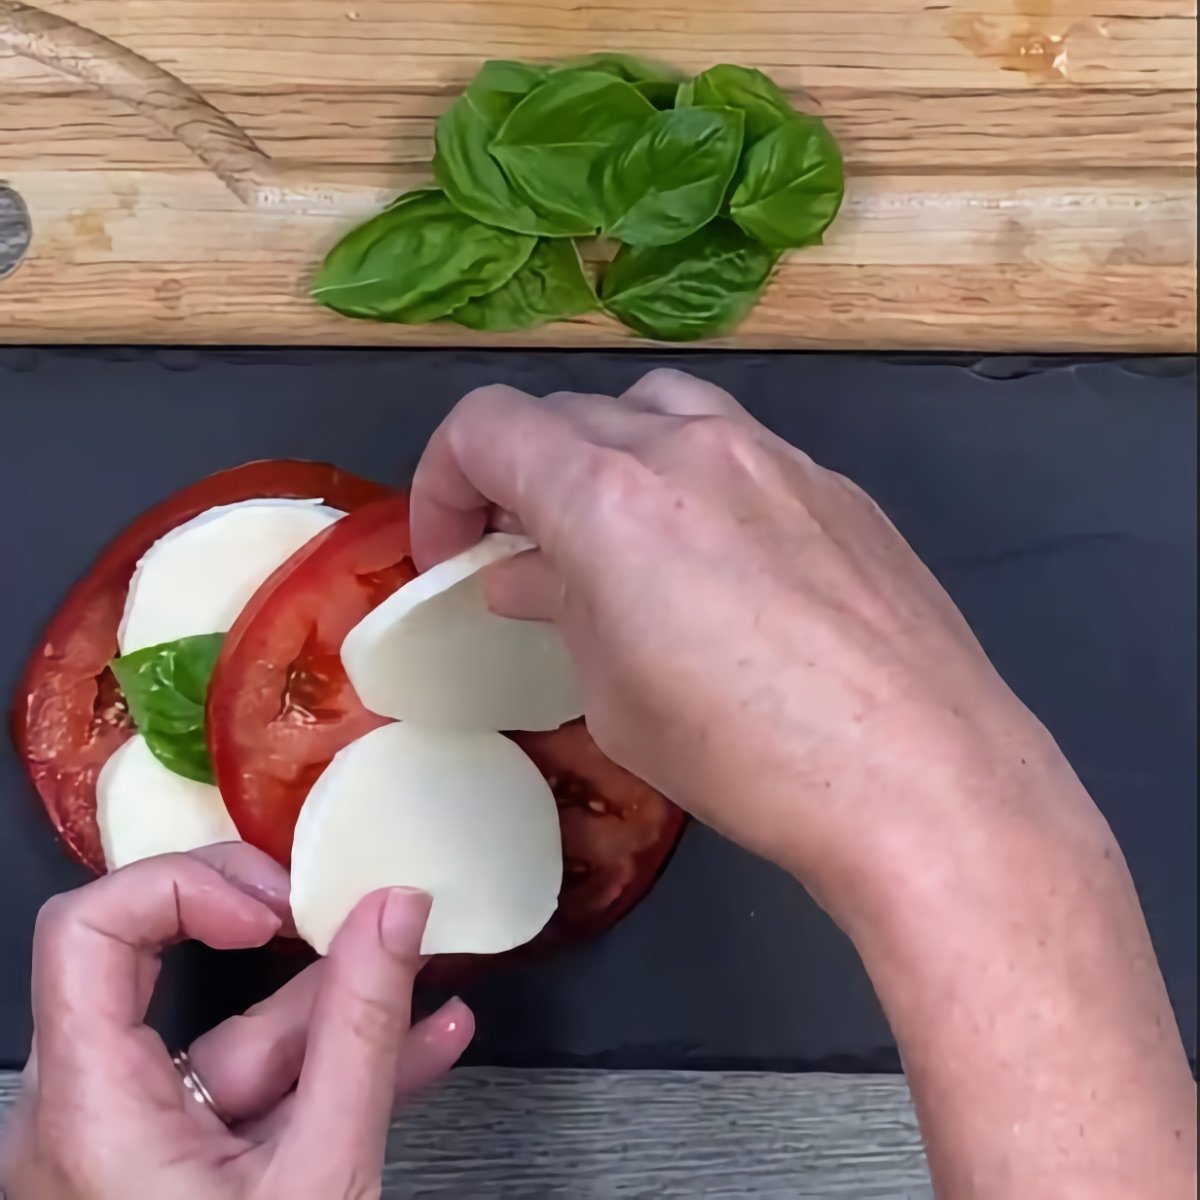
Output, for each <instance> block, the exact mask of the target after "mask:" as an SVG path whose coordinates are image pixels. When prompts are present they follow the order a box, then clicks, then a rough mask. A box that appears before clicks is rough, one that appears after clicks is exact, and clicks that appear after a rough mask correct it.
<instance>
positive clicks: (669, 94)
mask: <svg viewBox="0 0 1200 1200" xmlns="http://www.w3.org/2000/svg"><path fill="white" fill-rule="evenodd" d="M633 86H634V87H635V88H637V90H638V91H639V92H641V93H642V95H643V96H645V97H646V99H647V100H649V101H650V103H651V104H653V105H654V107H655V108H657V109H660V110H662V111H665V110H666V109H668V108H674V107H675V96H676V95H677V94H678V92H679V84H678V83H676V82H675V80H673V79H639V80H638V81H637V82H636V83H635V84H634V85H633Z"/></svg>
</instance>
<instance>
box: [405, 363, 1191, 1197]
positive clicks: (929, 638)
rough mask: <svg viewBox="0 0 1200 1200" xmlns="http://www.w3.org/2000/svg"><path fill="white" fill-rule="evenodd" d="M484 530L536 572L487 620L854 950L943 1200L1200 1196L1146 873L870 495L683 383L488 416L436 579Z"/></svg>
mask: <svg viewBox="0 0 1200 1200" xmlns="http://www.w3.org/2000/svg"><path fill="white" fill-rule="evenodd" d="M489 522H490V523H492V524H495V525H496V526H498V527H501V528H508V529H524V530H525V531H526V532H527V533H528V534H529V535H530V536H531V537H532V538H533V539H534V540H535V541H536V542H537V544H538V547H539V550H538V551H537V552H533V553H530V554H525V555H521V556H520V557H519V558H517V559H514V560H511V561H510V562H509V563H506V564H502V565H500V566H497V567H496V568H493V569H492V573H491V575H490V577H489V580H488V587H489V592H488V595H489V603H491V605H492V607H493V608H494V609H496V610H497V611H499V612H503V613H507V614H508V615H510V616H515V617H526V618H548V619H551V620H554V621H555V622H557V623H558V625H559V626H560V628H561V629H562V632H563V634H564V636H565V638H566V640H567V643H568V646H569V647H570V649H571V652H572V654H573V656H574V658H575V661H576V664H577V666H578V667H579V670H580V672H581V675H582V679H583V686H584V697H585V706H586V711H587V722H588V726H589V728H590V729H591V730H592V733H593V735H594V736H595V738H596V740H597V742H598V743H599V745H600V747H601V748H602V749H603V750H604V751H605V752H606V753H608V754H609V755H610V756H611V757H612V758H614V759H616V760H617V761H618V762H619V763H621V764H622V765H624V766H626V767H628V768H629V769H630V770H632V771H634V772H636V773H637V774H639V775H641V776H642V777H643V778H645V779H648V780H649V781H650V782H652V783H654V784H656V785H657V786H658V787H659V788H661V789H662V790H663V791H665V792H666V793H667V794H668V795H670V796H672V797H673V798H674V799H675V800H676V801H678V802H679V803H680V804H682V805H683V806H684V807H685V808H687V809H689V810H690V811H691V812H693V813H694V814H695V815H696V816H698V817H699V818H701V819H702V820H704V821H706V822H707V823H709V824H710V825H713V826H715V827H716V828H717V829H719V830H721V831H722V832H724V833H725V834H727V835H728V836H729V837H731V838H733V839H735V840H736V841H738V842H740V843H741V844H742V845H744V846H746V847H748V848H749V849H751V850H754V851H757V852H758V853H759V854H762V855H764V856H766V857H768V858H771V859H774V860H775V861H776V862H778V863H780V864H782V865H783V866H785V867H787V868H788V869H790V870H791V871H793V872H794V873H795V874H796V875H797V876H798V877H799V878H800V879H801V880H803V881H804V883H805V884H806V885H807V886H808V887H809V889H810V890H812V891H814V893H815V894H816V895H817V897H818V899H820V901H821V902H822V903H823V904H824V905H825V907H826V908H827V909H828V910H829V911H830V913H831V914H832V915H833V916H834V917H835V919H837V920H838V921H839V923H840V924H841V925H842V927H843V928H844V929H845V930H846V931H847V932H848V933H849V934H850V936H851V937H852V938H853V940H854V943H855V945H856V947H857V949H858V950H859V953H860V954H861V955H862V957H863V961H864V963H865V965H866V968H867V970H868V972H869V974H870V976H871V979H872V981H873V983H874V984H875V986H876V989H877V990H878V992H879V995H880V999H881V1000H882V1002H883V1006H884V1009H885V1011H886V1012H887V1014H888V1018H889V1020H890V1021H891V1023H892V1027H893V1030H894V1031H895V1034H896V1038H897V1042H898V1044H899V1047H900V1052H901V1054H902V1056H903V1058H904V1062H905V1066H906V1070H907V1073H908V1077H909V1081H910V1083H911V1085H912V1088H913V1094H914V1098H915V1100H916V1103H917V1111H918V1114H919V1116H920V1118H921V1123H922V1128H923V1132H924V1134H925V1138H926V1144H927V1147H928V1149H929V1157H930V1165H931V1167H932V1169H933V1174H934V1179H935V1182H936V1183H937V1184H938V1185H939V1189H940V1190H941V1191H942V1192H944V1194H946V1195H955V1196H958V1195H961V1196H968V1195H969V1196H988V1197H991V1196H995V1197H1009V1196H1021V1197H1022V1198H1023V1200H1035V1198H1036V1197H1042V1196H1045V1197H1047V1198H1049V1197H1052V1196H1053V1197H1057V1196H1065V1195H1086V1196H1089V1197H1097V1198H1098V1197H1108V1196H1113V1197H1116V1196H1126V1195H1139V1196H1151V1195H1154V1196H1164V1197H1166V1196H1172V1197H1173V1196H1177V1195H1178V1196H1183V1195H1194V1194H1195V1134H1194V1131H1195V1092H1194V1089H1193V1087H1192V1083H1191V1078H1190V1075H1189V1072H1188V1069H1187V1062H1186V1059H1185V1058H1184V1056H1183V1054H1182V1047H1181V1045H1180V1040H1179V1036H1178V1031H1177V1027H1176V1025H1175V1019H1174V1016H1173V1014H1172V1012H1171V1008H1170V1004H1169V1002H1168V1001H1167V997H1166V993H1165V990H1164V988H1163V985H1162V979H1161V977H1160V975H1159V974H1158V971H1157V967H1156V964H1155V961H1154V953H1153V949H1152V947H1151V945H1150V940H1149V937H1148V936H1147V933H1146V928H1145V924H1144V921H1143V920H1142V915H1141V912H1140V910H1139V908H1138V904H1137V897H1136V894H1135V893H1134V890H1133V887H1132V884H1131V881H1130V879H1129V876H1128V873H1127V872H1126V870H1125V866H1124V863H1123V861H1122V859H1121V855H1120V851H1119V849H1118V848H1117V846H1116V844H1115V842H1114V841H1113V839H1112V835H1111V833H1110V831H1109V830H1108V827H1107V825H1106V824H1105V822H1104V820H1103V818H1102V817H1101V816H1100V814H1099V813H1098V812H1097V810H1096V808H1095V806H1094V805H1093V804H1092V803H1091V800H1090V799H1089V797H1088V796H1087V794H1086V793H1085V792H1084V790H1083V788H1082V787H1081V785H1080V784H1079V781H1078V780H1077V779H1076V778H1075V776H1074V774H1073V772H1072V771H1071V769H1070V767H1069V766H1068V765H1067V763H1066V762H1065V760H1064V759H1063V757H1062V755H1061V753H1060V752H1059V751H1058V749H1057V747H1056V746H1055V745H1054V743H1053V741H1052V740H1051V739H1050V737H1049V735H1048V734H1047V733H1046V732H1045V730H1043V729H1042V727H1041V726H1040V725H1039V724H1038V722H1037V721H1036V720H1035V719H1034V718H1033V716H1032V715H1031V714H1030V713H1029V712H1028V711H1027V710H1026V709H1025V708H1024V707H1023V706H1022V705H1021V704H1020V703H1019V701H1018V700H1017V699H1016V698H1015V697H1014V696H1013V694H1012V693H1011V692H1010V691H1009V689H1008V688H1007V687H1006V686H1005V685H1004V683H1003V682H1002V681H1001V680H1000V678H999V677H998V676H997V674H996V672H995V671H994V670H993V668H992V666H991V664H990V663H989V662H988V660H987V658H986V656H985V655H984V654H983V652H982V650H981V649H980V647H979V645H978V643H977V642H976V641H975V638H974V637H973V636H972V634H971V632H970V630H969V629H968V628H967V626H966V623H965V622H964V621H963V619H962V617H961V616H960V615H959V614H958V612H957V611H956V610H955V608H954V606H953V604H951V602H950V600H949V599H948V598H947V596H946V595H945V593H944V592H943V591H942V589H941V588H940V587H939V586H938V584H937V583H936V582H935V580H934V579H933V577H932V576H931V575H930V574H929V572H928V571H926V569H925V568H924V567H923V566H922V565H921V563H920V562H919V561H918V560H917V558H916V557H915V555H914V554H913V553H912V551H911V550H910V549H909V548H908V546H907V545H905V543H904V540H903V539H902V538H901V537H900V535H899V534H898V533H897V532H896V530H895V529H894V528H893V527H892V525H891V524H890V523H889V521H888V520H887V518H886V517H885V516H884V515H883V514H882V513H881V512H880V511H879V509H878V508H877V507H876V506H875V505H874V504H873V503H872V502H871V501H870V500H869V499H868V498H867V497H866V496H865V495H864V494H863V493H862V492H861V491H860V490H859V489H858V488H857V487H855V486H854V484H852V483H850V482H849V481H848V480H846V479H843V478H842V477H841V476H839V475H835V474H834V473H832V472H830V471H827V470H824V469H822V468H821V467H819V466H818V465H817V464H816V463H814V462H813V461H812V460H811V459H810V458H808V457H807V455H805V454H803V453H802V452H801V451H799V450H796V449H793V448H792V447H790V446H788V445H787V444H786V443H784V442H782V441H781V440H780V439H778V438H776V437H774V436H772V435H771V434H770V433H769V432H768V431H767V430H765V429H763V428H762V426H760V425H759V424H758V423H757V422H755V421H754V420H752V419H751V418H750V417H749V416H748V414H747V413H746V412H745V411H744V410H743V409H742V408H741V407H740V406H739V405H738V404H737V403H736V402H735V401H734V400H733V399H732V397H730V396H729V395H727V394H726V393H725V392H723V391H721V390H720V389H718V388H715V387H712V386H711V385H709V384H706V383H703V382H701V381H700V380H697V379H692V378H689V377H688V376H685V375H680V374H678V373H677V372H672V371H665V372H664V371H655V372H653V373H652V374H651V375H649V376H647V377H646V378H645V379H643V380H642V381H641V382H640V383H639V384H637V385H636V386H635V387H634V388H632V389H631V390H630V391H629V392H627V393H626V394H625V395H624V396H622V397H621V399H620V400H613V399H609V398H606V397H600V396H579V395H555V396H548V397H546V398H545V399H542V400H539V399H535V398H534V397H531V396H526V395H523V394H522V393H520V392H516V391H513V390H512V389H510V388H505V387H491V388H484V389H482V390H480V391H477V392H473V393H472V394H471V395H469V396H468V397H466V399H465V400H463V401H462V403H461V404H460V405H459V406H458V407H457V408H456V409H455V410H454V411H453V412H452V413H451V415H450V416H449V417H448V418H447V420H446V421H445V423H444V424H443V425H442V427H441V428H440V429H439V430H438V431H437V433H436V434H435V435H434V437H433V440H432V441H431V442H430V444H429V447H428V449H427V451H426V453H425V456H424V458H423V459H422V461H421V464H420V466H419V468H418V470H417V474H416V478H415V481H414V485H413V496H412V527H413V546H414V552H415V554H416V556H417V559H418V564H419V565H421V566H428V565H430V564H431V563H432V562H434V561H437V560H440V559H442V558H445V557H447V556H449V555H450V554H453V553H455V552H456V551H459V550H462V549H464V548H465V547H467V546H468V545H470V544H471V543H472V542H474V541H475V540H476V539H477V538H478V537H479V536H480V534H481V533H482V532H483V531H484V529H485V528H486V527H487V525H488V524H489ZM714 886H719V881H714Z"/></svg>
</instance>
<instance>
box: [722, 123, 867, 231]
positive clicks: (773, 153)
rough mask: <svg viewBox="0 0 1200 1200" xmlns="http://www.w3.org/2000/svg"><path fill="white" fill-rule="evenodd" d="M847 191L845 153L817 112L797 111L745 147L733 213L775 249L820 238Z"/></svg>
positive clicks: (734, 193) (733, 198) (734, 216)
mask: <svg viewBox="0 0 1200 1200" xmlns="http://www.w3.org/2000/svg"><path fill="white" fill-rule="evenodd" d="M844 194H845V176H844V174H843V170H842V155H841V151H839V150H838V145H837V142H836V141H834V138H833V135H832V134H831V133H830V132H829V130H828V129H826V128H825V122H824V121H822V120H820V119H819V118H818V117H810V116H804V115H802V114H800V113H796V114H795V115H794V116H793V117H792V118H791V120H789V121H785V122H784V123H783V124H782V125H780V126H779V127H778V128H776V129H773V130H772V131H771V132H770V133H768V134H767V135H766V136H765V137H764V138H762V140H761V141H759V142H757V143H756V144H755V145H753V146H751V147H750V149H749V150H748V151H747V153H746V156H745V158H744V160H743V162H742V165H741V168H740V169H739V171H738V182H737V184H736V186H735V188H734V192H733V195H732V196H731V197H730V198H729V214H730V216H732V217H733V219H734V220H735V221H736V222H737V223H738V224H739V225H740V226H741V227H742V228H743V229H744V230H745V231H746V232H747V233H748V234H750V236H751V237H756V238H758V240H759V241H760V242H764V243H765V244H766V245H768V246H772V247H774V248H775V249H777V250H782V249H785V248H786V247H788V246H812V245H817V244H819V243H820V241H821V235H822V234H823V233H824V232H825V230H826V229H828V228H829V226H830V224H831V223H832V221H833V219H834V217H836V216H837V214H838V209H839V208H841V205H842V198H843V196H844Z"/></svg>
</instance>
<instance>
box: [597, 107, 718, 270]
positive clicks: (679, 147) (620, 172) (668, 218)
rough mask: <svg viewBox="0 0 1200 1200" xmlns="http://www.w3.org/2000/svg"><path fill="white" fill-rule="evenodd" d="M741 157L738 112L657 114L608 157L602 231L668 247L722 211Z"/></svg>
mask: <svg viewBox="0 0 1200 1200" xmlns="http://www.w3.org/2000/svg"><path fill="white" fill-rule="evenodd" d="M741 152H742V114H741V113H740V112H737V111H735V110H734V109H729V108H675V109H672V110H671V111H669V112H660V113H656V114H655V115H654V116H653V117H651V118H650V120H649V121H647V122H646V123H645V124H644V125H643V126H642V127H641V128H640V129H639V130H637V132H636V133H635V134H634V135H633V136H632V137H631V138H630V139H629V140H628V141H626V142H625V144H624V145H622V146H620V147H619V148H618V149H617V150H616V151H615V152H614V153H613V154H611V155H609V157H608V159H607V160H606V162H605V163H604V169H603V172H602V174H601V181H600V191H601V195H602V198H603V205H604V226H605V232H606V233H607V234H608V235H609V236H610V237H614V238H617V239H618V240H620V241H622V242H626V243H628V244H629V245H631V246H666V245H669V244H670V243H671V242H678V241H680V240H681V239H683V238H685V237H687V236H688V234H690V233H694V232H695V231H696V230H697V229H699V228H700V227H701V226H702V225H707V224H708V222H709V221H711V220H712V219H713V217H715V216H716V215H717V213H718V211H719V210H720V208H721V203H722V201H723V200H724V199H725V192H726V190H727V189H728V187H729V181H730V180H731V179H732V178H733V173H734V171H735V170H736V169H737V165H738V159H739V157H740V155H741Z"/></svg>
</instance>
